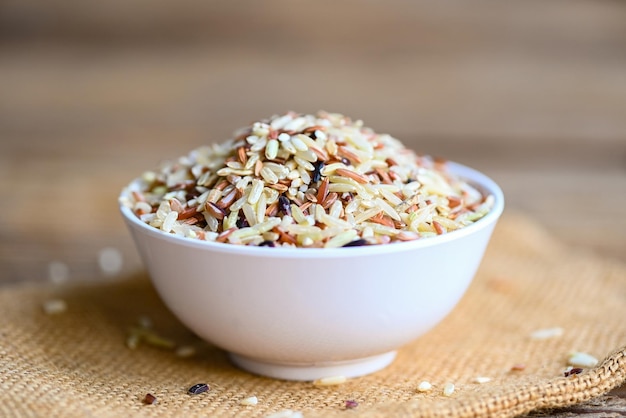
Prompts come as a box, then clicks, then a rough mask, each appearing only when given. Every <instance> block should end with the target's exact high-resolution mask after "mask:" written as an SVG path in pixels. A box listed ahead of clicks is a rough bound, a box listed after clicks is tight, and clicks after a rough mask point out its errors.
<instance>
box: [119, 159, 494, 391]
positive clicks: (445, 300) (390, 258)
mask: <svg viewBox="0 0 626 418" xmlns="http://www.w3.org/2000/svg"><path fill="white" fill-rule="evenodd" d="M449 169H450V171H452V172H453V173H455V174H457V175H459V176H460V177H462V178H464V179H465V180H467V181H469V182H470V183H471V184H473V185H475V186H476V187H477V188H479V189H480V190H482V191H483V192H485V193H488V194H492V195H493V196H494V197H495V205H494V207H493V209H492V210H491V211H490V212H489V213H488V214H487V215H486V216H485V217H484V218H482V219H480V220H479V221H477V222H476V223H474V224H472V225H469V226H467V227H465V228H463V229H460V230H457V231H453V232H451V233H448V234H444V235H439V236H436V237H432V238H425V239H422V240H417V241H411V242H403V243H394V244H388V245H371V246H362V247H350V248H336V249H314V248H311V249H305V248H278V247H277V248H270V247H252V246H237V245H232V244H222V243H214V242H206V241H199V240H193V239H189V238H183V237H178V236H175V235H172V234H168V233H165V232H163V231H160V230H158V229H156V228H153V227H151V226H149V225H147V224H145V223H143V222H141V221H140V220H139V219H138V218H137V216H135V215H134V214H133V212H132V211H131V210H130V209H128V208H126V207H123V206H122V207H121V212H122V215H123V217H124V219H125V221H126V223H127V225H128V227H129V229H130V232H131V234H132V236H133V238H134V240H135V243H136V245H137V248H138V250H139V253H140V255H141V257H142V259H143V262H144V264H145V266H146V267H147V269H148V272H149V275H150V277H151V278H152V281H153V283H154V286H155V287H156V289H157V291H158V293H159V294H160V296H161V297H162V299H163V301H164V302H165V304H166V305H167V306H168V307H169V309H171V311H172V312H173V313H174V314H175V315H176V316H177V317H178V318H179V319H180V321H181V322H182V323H183V324H185V325H186V326H187V327H189V328H190V329H191V330H192V331H193V332H195V333H196V334H197V335H198V336H200V337H202V338H204V339H206V340H207V341H209V342H211V343H213V344H215V345H216V346H218V347H221V348H222V349H224V350H226V351H228V353H229V355H230V357H231V359H232V361H233V362H234V363H235V364H237V365H238V366H240V367H241V368H243V369H246V370H248V371H250V372H253V373H256V374H260V375H264V376H269V377H274V378H280V379H290V380H314V379H319V378H323V377H329V376H337V375H343V376H346V377H354V376H360V375H364V374H368V373H372V372H374V371H377V370H380V369H382V368H384V367H385V366H387V365H388V364H390V363H391V362H392V361H393V359H394V357H395V352H396V350H397V349H398V348H400V347H401V346H402V345H404V344H407V343H409V342H410V341H412V340H414V339H415V338H417V337H419V336H420V335H422V334H424V333H425V332H427V331H428V330H430V329H431V328H433V327H434V326H435V325H436V324H437V323H439V322H440V321H441V320H442V319H443V318H444V317H445V316H446V315H447V314H448V313H449V312H450V311H451V310H452V309H453V308H454V306H455V305H456V304H457V302H458V301H459V300H460V299H461V297H462V296H463V294H464V292H465V290H466V289H467V287H468V286H469V284H470V282H471V280H472V278H473V277H474V274H475V273H476V270H477V268H478V265H479V264H480V261H481V259H482V257H483V254H484V251H485V247H486V246H487V243H488V241H489V239H490V237H491V233H492V231H493V229H494V227H495V225H496V222H497V220H498V218H499V217H500V214H501V213H502V210H503V207H504V197H503V195H502V191H501V190H500V188H499V187H498V185H497V184H496V183H494V182H493V181H492V180H491V179H489V178H488V177H486V176H485V175H483V174H481V173H479V172H477V171H475V170H472V169H470V168H468V167H465V166H462V165H459V164H455V163H449Z"/></svg>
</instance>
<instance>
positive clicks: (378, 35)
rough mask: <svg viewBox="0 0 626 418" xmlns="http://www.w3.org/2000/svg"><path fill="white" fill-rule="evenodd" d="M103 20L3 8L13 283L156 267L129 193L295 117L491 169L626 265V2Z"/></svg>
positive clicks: (284, 10) (4, 174) (0, 134)
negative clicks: (134, 185) (109, 263)
mask: <svg viewBox="0 0 626 418" xmlns="http://www.w3.org/2000/svg"><path fill="white" fill-rule="evenodd" d="M94 7H96V6H94V5H91V4H90V5H89V6H87V5H81V4H72V5H71V6H70V1H69V0H50V1H48V2H39V1H35V0H23V1H18V0H12V1H8V2H6V3H4V5H3V6H0V28H1V29H0V193H1V195H2V197H3V198H2V200H1V203H0V205H1V208H2V213H3V216H2V218H0V283H5V284H6V283H12V282H24V281H45V280H48V278H49V275H50V272H49V269H50V265H51V263H53V262H56V264H53V265H56V266H57V267H58V265H59V263H60V264H61V265H62V266H67V267H68V269H69V270H68V273H69V279H70V280H85V281H89V280H99V279H102V278H103V276H104V275H103V274H102V272H101V271H100V270H99V268H98V263H97V260H98V254H99V253H100V252H101V250H102V249H103V248H107V247H111V248H116V249H118V250H119V251H120V252H121V253H122V254H123V256H124V262H125V264H124V269H123V271H131V270H136V269H137V268H140V265H139V261H138V257H137V254H136V252H135V250H134V248H133V246H132V243H131V241H130V238H129V236H128V234H127V232H126V231H125V229H124V226H123V224H122V221H121V218H120V216H119V215H118V213H117V203H116V199H117V194H118V192H119V190H120V189H121V187H122V186H123V185H124V184H125V183H126V182H128V181H129V180H130V179H131V178H132V177H134V176H136V175H138V174H139V173H141V172H142V171H143V170H144V169H147V168H151V167H153V166H154V165H155V164H156V163H157V162H158V161H160V160H162V159H166V158H172V157H176V156H178V155H180V154H181V153H184V152H186V151H187V150H190V149H192V148H194V147H196V146H199V145H201V144H204V143H207V142H212V141H219V140H222V139H225V138H227V137H229V135H230V134H231V132H232V131H233V130H234V129H235V128H237V127H239V126H241V125H245V124H247V123H248V122H250V121H252V120H255V119H258V118H262V117H265V116H269V115H270V114H273V113H279V112H283V111H285V110H289V109H293V110H296V111H301V112H311V111H315V110H317V109H326V110H330V111H339V112H342V113H345V114H348V115H351V116H353V117H355V118H362V119H364V120H365V122H366V123H367V124H368V125H369V126H371V127H373V128H375V129H376V130H378V131H383V132H389V133H391V134H393V135H394V136H396V137H398V138H401V139H402V140H403V141H405V142H406V143H407V144H408V145H409V146H411V147H412V148H414V149H416V150H418V151H420V152H424V153H430V154H434V155H440V156H445V157H446V158H449V159H451V160H455V161H459V162H462V163H465V164H467V165H470V166H473V167H476V168H478V169H480V170H481V171H484V172H485V173H487V174H488V175H490V176H492V177H493V178H494V179H495V180H496V181H497V182H499V183H500V185H501V186H502V188H503V189H504V191H505V195H506V198H507V209H506V210H507V211H518V212H521V213H524V214H527V215H528V216H530V217H533V218H534V219H536V220H537V221H538V222H540V223H541V224H543V225H544V226H545V227H546V228H547V229H548V230H549V231H550V232H551V233H553V234H554V235H555V236H557V237H558V238H560V239H561V240H562V241H565V242H567V243H569V244H571V245H572V246H577V247H586V248H588V249H589V250H590V251H594V252H597V253H600V254H602V255H604V256H606V257H612V258H615V259H618V260H621V261H626V216H625V215H626V209H625V208H626V53H625V52H626V25H625V24H624V22H626V3H622V2H610V1H606V2H599V1H598V2H592V1H568V2H565V1H553V2H535V3H527V2H517V3H512V2H476V3H475V4H473V5H472V6H471V7H470V6H469V5H467V4H463V5H459V4H453V3H450V2H441V3H437V4H433V3H422V2H411V3H405V2H399V1H392V2H384V3H383V2H381V3H378V2H358V3H357V2H356V1H347V2H331V1H330V0H324V1H321V2H315V3H310V4H305V3H294V4H292V3H289V2H286V1H277V0H275V1H270V2H265V3H261V2H257V3H249V4H246V5H245V7H244V6H241V5H240V4H239V3H232V4H231V3H227V2H223V3H219V4H218V3H210V2H207V3H202V4H200V3H196V2H194V1H193V0H184V1H178V2H161V3H159V4H154V2H151V1H148V0H141V1H138V2H132V5H131V4H128V2H123V1H122V0H112V1H109V2H105V3H104V4H100V5H98V6H97V7H96V8H95V9H94ZM622 406H623V405H622ZM590 408H591V410H592V411H594V412H593V413H596V412H595V411H596V410H594V407H590ZM578 412H579V413H582V412H581V411H578Z"/></svg>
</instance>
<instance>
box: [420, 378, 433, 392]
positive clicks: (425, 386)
mask: <svg viewBox="0 0 626 418" xmlns="http://www.w3.org/2000/svg"><path fill="white" fill-rule="evenodd" d="M432 388H433V385H432V384H431V383H430V382H428V381H426V380H424V381H423V382H420V384H419V385H417V391H418V392H428V391H430V390H431V389H432Z"/></svg>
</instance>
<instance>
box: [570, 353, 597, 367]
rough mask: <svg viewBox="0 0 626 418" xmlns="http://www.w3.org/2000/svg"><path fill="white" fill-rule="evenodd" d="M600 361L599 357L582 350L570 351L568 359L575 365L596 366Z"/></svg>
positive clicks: (571, 364)
mask: <svg viewBox="0 0 626 418" xmlns="http://www.w3.org/2000/svg"><path fill="white" fill-rule="evenodd" d="M598 362H599V361H598V359H597V358H595V357H594V356H592V355H591V354H587V353H583V352H580V351H574V352H572V353H570V354H569V357H568V359H567V363H568V364H569V365H570V366H574V367H595V366H596V365H597V364H598Z"/></svg>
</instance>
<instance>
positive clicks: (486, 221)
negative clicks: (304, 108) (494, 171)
mask: <svg viewBox="0 0 626 418" xmlns="http://www.w3.org/2000/svg"><path fill="white" fill-rule="evenodd" d="M446 167H447V168H448V171H450V172H451V173H453V174H455V175H457V176H459V177H460V178H461V179H463V180H465V181H467V182H468V183H470V184H472V185H474V186H476V187H477V188H478V189H480V190H481V192H483V193H487V194H491V195H493V197H494V205H493V208H492V209H491V210H490V211H489V212H488V213H487V214H486V215H485V216H484V217H483V218H481V219H479V220H478V221H476V222H475V223H473V224H471V225H468V226H466V227H464V228H461V229H458V230H456V231H452V232H450V233H447V234H443V235H437V236H435V237H428V238H424V239H419V240H415V241H406V242H397V243H393V244H385V245H383V244H380V245H364V246H357V247H340V248H300V247H298V248H289V247H287V248H285V247H259V246H249V245H236V244H229V243H221V242H213V241H202V240H198V239H193V238H187V237H183V236H179V235H175V234H171V233H169V232H164V231H162V230H160V229H157V228H154V227H152V226H150V225H148V224H147V223H145V222H143V221H141V220H140V219H139V218H138V217H137V215H135V213H134V212H133V211H132V210H131V208H129V207H127V206H125V205H124V204H123V203H122V202H121V201H122V198H123V197H125V195H126V194H127V193H128V190H129V187H131V186H132V185H133V184H134V183H136V182H137V181H138V180H139V178H135V179H134V180H132V181H131V182H130V184H128V185H127V186H125V187H124V188H123V189H122V191H121V193H120V195H119V198H118V204H119V210H120V212H121V214H122V216H123V217H124V219H125V220H126V222H127V224H128V225H129V226H133V227H134V228H135V229H137V230H140V231H141V232H143V233H145V234H147V235H149V236H152V237H154V238H158V239H162V240H165V241H168V242H170V243H172V244H177V245H182V246H186V247H191V248H197V249H204V250H210V251H214V252H218V253H229V254H238V255H247V256H258V257H264V258H284V257H287V258H329V257H331V258H332V257H346V256H350V257H352V256H371V255H374V254H377V255H378V254H386V253H397V252H403V251H411V250H416V249H418V248H425V247H432V246H437V245H441V244H444V243H447V242H450V241H454V240H457V239H460V238H462V237H465V236H468V235H472V234H474V233H476V232H478V231H480V230H482V229H484V228H486V227H488V226H489V225H491V224H494V223H495V222H496V221H497V220H498V218H499V217H500V215H501V214H502V212H503V210H504V194H503V192H502V189H501V188H500V186H498V184H497V183H496V182H495V181H493V180H492V179H491V178H490V177H488V176H487V175H485V174H483V173H482V172H480V171H478V170H475V169H473V168H471V167H468V166H465V165H463V164H459V163H456V162H453V161H447V162H446Z"/></svg>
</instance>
